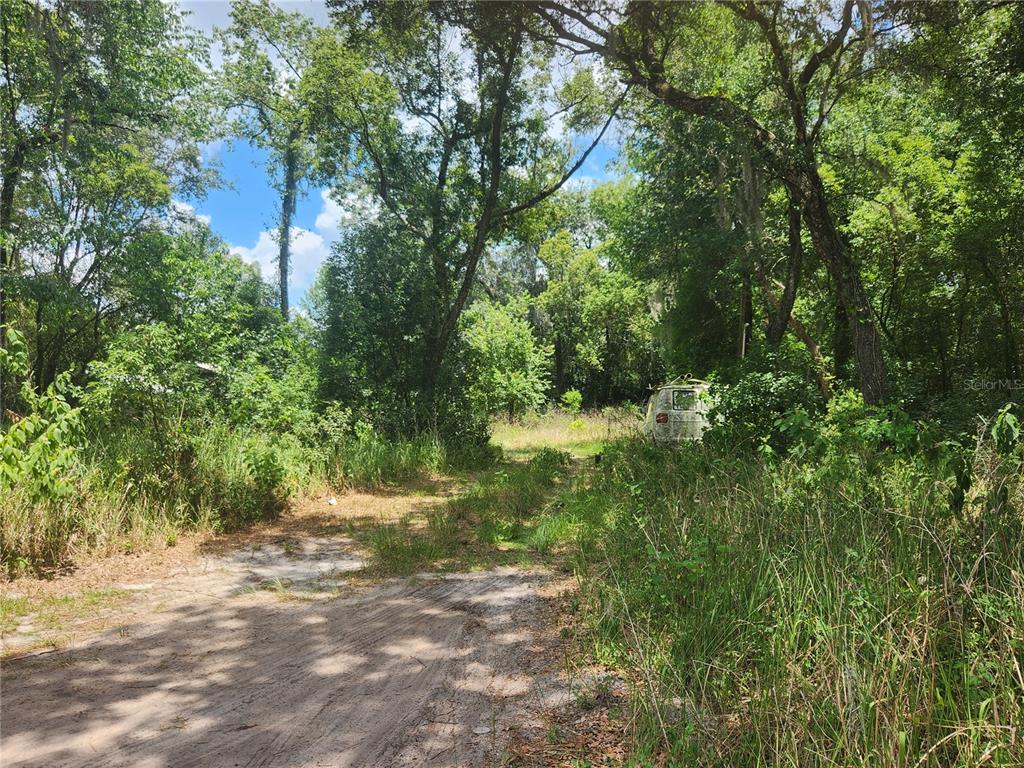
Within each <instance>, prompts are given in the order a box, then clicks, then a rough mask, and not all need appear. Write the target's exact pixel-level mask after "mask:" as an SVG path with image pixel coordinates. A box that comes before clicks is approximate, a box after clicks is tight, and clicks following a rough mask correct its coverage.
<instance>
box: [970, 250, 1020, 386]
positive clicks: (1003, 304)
mask: <svg viewBox="0 0 1024 768" xmlns="http://www.w3.org/2000/svg"><path fill="white" fill-rule="evenodd" d="M978 263H979V264H980V265H981V271H982V272H983V273H984V275H985V280H986V281H987V282H988V285H989V289H990V290H991V291H992V298H993V299H994V300H995V305H996V308H997V309H998V310H999V323H1000V325H1001V326H1002V337H1003V371H1004V372H1005V374H1006V377H1007V378H1009V379H1017V378H1020V367H1019V365H1018V361H1019V359H1020V357H1019V355H1018V354H1017V335H1016V333H1015V332H1014V328H1013V313H1012V312H1011V310H1010V302H1009V300H1008V299H1007V297H1006V293H1005V291H1003V288H1002V286H1001V285H1000V284H999V278H998V276H997V275H996V273H995V270H993V269H992V265H991V264H990V263H989V260H988V257H987V256H985V255H981V256H979V257H978Z"/></svg>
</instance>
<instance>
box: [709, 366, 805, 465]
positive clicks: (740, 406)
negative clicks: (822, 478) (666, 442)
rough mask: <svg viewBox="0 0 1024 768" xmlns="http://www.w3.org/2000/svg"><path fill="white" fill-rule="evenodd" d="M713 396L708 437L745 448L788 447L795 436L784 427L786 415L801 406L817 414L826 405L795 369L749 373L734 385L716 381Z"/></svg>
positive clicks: (726, 444)
mask: <svg viewBox="0 0 1024 768" xmlns="http://www.w3.org/2000/svg"><path fill="white" fill-rule="evenodd" d="M711 397H712V399H713V401H714V405H713V406H712V408H711V412H710V419H711V424H712V426H711V428H710V429H709V430H708V432H707V433H706V435H705V440H706V441H708V442H711V443H715V444H718V445H721V446H724V447H728V448H737V449H742V450H756V449H757V448H759V447H760V446H761V445H768V446H769V447H771V448H772V450H774V451H784V450H786V449H787V448H788V447H789V446H790V445H791V444H792V439H791V435H787V434H786V431H785V430H783V429H782V427H783V423H781V422H780V420H781V419H782V418H783V416H785V415H786V414H787V413H789V412H791V411H793V410H794V409H797V408H799V409H802V411H803V412H804V413H806V414H808V415H809V416H810V417H812V418H813V417H814V416H817V415H818V414H819V413H820V411H821V407H822V406H821V401H820V398H819V397H818V395H817V393H816V392H815V391H814V389H813V387H811V386H810V385H809V383H808V381H807V380H806V379H805V378H804V377H803V376H800V375H798V374H794V373H763V372H752V373H747V374H745V375H743V376H742V377H741V378H740V379H739V380H738V381H736V383H734V384H732V385H725V384H715V385H713V386H712V389H711Z"/></svg>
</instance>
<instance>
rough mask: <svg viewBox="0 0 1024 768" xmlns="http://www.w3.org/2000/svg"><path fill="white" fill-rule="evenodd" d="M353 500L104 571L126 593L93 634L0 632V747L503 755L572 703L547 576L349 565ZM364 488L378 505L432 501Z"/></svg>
mask: <svg viewBox="0 0 1024 768" xmlns="http://www.w3.org/2000/svg"><path fill="white" fill-rule="evenodd" d="M435 500H436V497H435ZM355 501H356V500H354V499H353V498H351V497H347V498H345V499H339V502H340V503H339V504H338V505H337V506H336V507H335V506H331V507H328V506H327V505H326V504H325V503H322V502H319V503H316V504H313V505H312V507H311V508H309V509H305V510H300V511H299V512H298V513H297V514H295V515H293V516H292V518H291V521H290V522H289V521H288V520H285V521H283V522H281V523H278V524H275V525H276V527H275V526H269V527H267V528H266V529H264V530H263V531H256V532H254V533H252V534H248V535H247V538H245V539H243V540H235V541H234V544H235V545H240V547H238V548H234V549H231V548H225V547H224V543H223V541H220V542H215V543H209V542H208V543H207V546H204V547H197V548H196V549H197V552H199V554H197V556H196V557H195V558H194V559H192V560H189V559H188V558H182V561H174V562H173V567H171V568H170V572H166V569H165V572H156V573H154V572H149V573H146V572H144V571H141V570H128V575H130V576H131V577H139V576H143V577H148V580H146V581H136V582H117V584H118V586H119V588H121V589H124V590H126V591H128V592H130V593H131V595H132V597H131V600H130V601H129V605H127V606H125V607H123V608H119V609H118V610H117V611H115V612H114V615H112V616H110V617H108V621H107V624H108V628H107V629H105V630H103V631H101V632H99V633H95V632H93V633H91V634H88V635H87V636H77V635H75V636H72V637H71V638H70V639H69V640H68V641H67V644H66V645H63V646H60V645H59V646H58V648H57V649H52V648H51V649H50V650H44V651H41V652H40V651H35V652H25V651H24V650H21V651H19V648H20V647H23V648H24V649H28V648H30V647H32V642H33V636H32V633H31V629H32V627H31V626H30V625H29V626H25V627H21V628H19V630H20V631H19V632H18V633H15V635H14V636H13V637H8V638H5V643H6V645H7V651H8V653H11V652H13V653H15V654H18V653H23V655H21V656H15V657H13V658H8V659H7V660H6V661H5V662H4V665H3V672H2V691H0V695H2V699H0V750H2V751H0V763H2V764H3V765H5V766H12V767H13V766H141V767H147V766H153V767H156V766H489V765H501V764H503V763H504V762H505V760H506V757H507V749H508V740H509V737H510V735H512V734H516V735H517V737H518V736H521V735H522V734H523V733H524V732H528V731H529V730H530V729H531V728H540V729H542V728H543V727H544V726H543V723H542V719H541V716H540V713H542V712H544V711H548V710H549V709H550V707H552V706H555V705H559V704H563V703H564V702H565V701H566V700H567V696H568V694H567V693H566V689H565V686H564V685H563V684H562V683H561V681H560V676H559V674H558V672H557V665H553V664H552V659H551V656H552V653H551V650H552V641H551V636H550V634H551V627H550V626H549V622H548V621H547V619H546V607H545V597H544V595H545V594H547V595H550V593H551V590H552V584H553V581H552V579H551V577H550V576H549V575H548V574H547V573H545V572H541V571H528V570H521V569H512V568H500V569H492V570H488V571H481V572H477V573H464V574H447V575H431V574H421V575H419V576H417V577H415V578H412V579H405V580H390V581H386V582H383V583H366V582H365V581H359V580H353V579H352V574H356V573H358V572H359V571H360V570H361V569H362V568H363V567H364V565H365V563H364V559H363V555H362V553H361V551H360V548H359V545H358V541H357V538H358V537H357V536H354V534H353V533H352V530H353V529H352V527H351V526H350V525H349V524H348V523H347V522H346V520H345V518H346V516H347V517H352V516H353V515H356V516H358V515H361V514H362V512H360V507H361V505H360V504H357V503H354V502H355ZM363 501H365V502H366V504H365V505H362V506H367V507H369V508H370V509H371V510H373V512H370V513H368V514H371V516H372V514H373V513H374V512H375V513H377V514H378V516H383V517H385V518H387V517H390V516H391V514H392V513H394V512H395V510H396V509H397V508H401V509H402V510H406V511H407V510H408V508H409V505H411V504H429V503H430V501H431V499H430V498H429V497H411V499H410V497H403V498H398V497H396V498H394V499H391V500H388V499H386V498H385V499H384V500H383V501H381V500H380V499H377V498H376V497H375V499H374V500H367V499H363ZM374 505H377V507H376V508H375V509H374ZM346 531H348V532H346ZM204 550H205V551H204ZM164 565H165V566H166V564H164ZM161 567H164V566H161ZM116 575H117V574H116V573H113V574H108V578H106V579H104V578H101V577H100V576H99V575H96V574H93V576H92V577H90V578H88V579H86V581H87V583H88V584H89V586H109V585H110V584H111V583H112V582H111V578H116ZM8 586H11V585H8ZM17 586H19V587H21V588H23V589H24V588H25V586H26V585H25V584H19V585H17ZM57 589H58V587H53V586H51V587H48V588H47V590H48V591H54V590H57ZM5 591H9V590H6V589H5ZM19 638H20V641H19ZM19 642H20V645H19Z"/></svg>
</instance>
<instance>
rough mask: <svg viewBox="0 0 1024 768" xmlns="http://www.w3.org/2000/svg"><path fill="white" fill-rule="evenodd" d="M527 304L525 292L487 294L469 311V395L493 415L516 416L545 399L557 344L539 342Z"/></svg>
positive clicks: (466, 318)
mask: <svg viewBox="0 0 1024 768" xmlns="http://www.w3.org/2000/svg"><path fill="white" fill-rule="evenodd" d="M526 309H527V300H526V297H525V296H518V297H516V298H514V299H512V300H511V301H509V302H508V303H507V304H497V303H495V302H492V301H489V300H487V299H485V300H482V301H477V302H475V303H474V304H473V305H472V306H471V307H470V308H469V309H468V310H467V311H466V313H465V315H464V316H463V326H464V328H463V335H464V337H465V342H466V355H465V357H466V365H467V368H468V371H467V378H468V380H469V400H470V403H471V404H472V406H473V407H474V408H476V409H477V410H479V411H480V412H481V413H483V414H485V415H487V416H497V415H500V414H504V415H506V416H508V418H510V419H511V418H514V417H515V416H518V415H522V414H523V413H526V412H527V411H530V410H534V409H537V408H539V407H540V406H541V405H542V404H543V403H544V396H545V394H546V392H547V389H548V386H549V381H548V371H549V369H550V367H551V350H550V349H548V348H546V347H543V346H541V345H540V344H539V343H538V342H537V339H536V338H535V336H534V334H533V330H532V329H531V328H530V324H529V323H528V322H527V320H526Z"/></svg>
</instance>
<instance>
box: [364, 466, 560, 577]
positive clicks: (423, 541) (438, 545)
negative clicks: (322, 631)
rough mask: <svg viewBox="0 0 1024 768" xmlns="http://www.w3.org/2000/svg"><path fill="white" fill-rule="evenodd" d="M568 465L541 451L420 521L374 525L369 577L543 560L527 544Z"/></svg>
mask: <svg viewBox="0 0 1024 768" xmlns="http://www.w3.org/2000/svg"><path fill="white" fill-rule="evenodd" d="M571 466H572V459H571V457H570V456H569V454H567V453H563V452H560V451H555V450H552V449H550V448H545V449H542V450H541V451H539V452H538V453H537V454H536V455H535V456H533V457H532V458H531V459H529V460H528V461H525V462H510V463H506V464H502V465H500V466H499V467H498V468H496V469H494V470H490V471H488V472H485V473H482V474H481V475H480V476H479V477H478V478H477V479H475V480H473V481H471V482H469V483H468V484H467V486H466V487H465V488H464V490H463V491H462V492H461V493H460V494H458V495H457V496H456V497H454V498H453V499H451V500H449V501H447V502H445V503H443V504H441V505H438V506H437V507H436V508H434V509H432V510H429V511H427V512H426V514H425V515H422V514H421V515H415V516H407V517H406V518H404V519H403V520H401V521H399V522H398V523H397V524H390V525H381V526H378V527H377V528H375V529H374V530H373V531H372V533H371V535H370V538H369V544H370V548H371V551H372V553H373V562H372V566H371V567H372V570H374V571H376V572H377V573H380V574H388V575H402V574H410V573H415V572H416V571H419V570H425V569H427V568H430V569H441V570H463V569H469V568H477V567H484V566H490V565H495V564H501V563H511V562H520V563H522V562H527V561H529V560H530V559H531V558H532V557H536V556H537V555H539V554H542V552H541V550H540V549H539V548H536V547H530V546H529V543H530V541H531V537H532V536H533V535H534V534H535V531H536V527H537V523H538V521H539V520H540V519H541V512H542V511H543V509H544V506H545V504H546V503H547V501H548V499H549V498H550V497H551V496H552V494H553V493H554V492H555V491H556V490H557V488H558V487H559V486H560V485H561V484H562V483H564V482H565V481H566V480H567V479H568V477H569V476H570V475H571Z"/></svg>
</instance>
